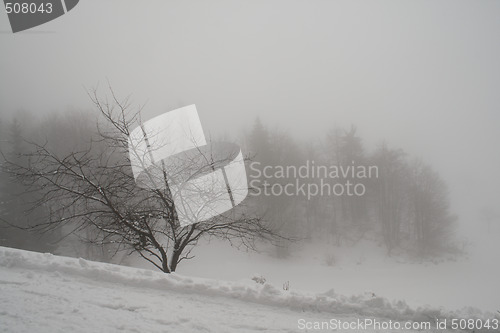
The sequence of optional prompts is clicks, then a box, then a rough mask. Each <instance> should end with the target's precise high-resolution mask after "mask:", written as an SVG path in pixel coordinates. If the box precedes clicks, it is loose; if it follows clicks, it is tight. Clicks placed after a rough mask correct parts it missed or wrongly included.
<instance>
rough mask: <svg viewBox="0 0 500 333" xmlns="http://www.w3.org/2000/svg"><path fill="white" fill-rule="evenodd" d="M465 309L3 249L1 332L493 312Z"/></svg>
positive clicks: (263, 325) (213, 327)
mask: <svg viewBox="0 0 500 333" xmlns="http://www.w3.org/2000/svg"><path fill="white" fill-rule="evenodd" d="M332 284H333V283H332ZM464 311H465V312H461V313H458V312H456V313H452V312H447V311H444V310H442V309H432V308H430V307H425V308H418V309H414V308H411V307H409V306H408V305H407V304H406V303H405V302H402V301H400V302H396V301H390V300H388V299H386V298H384V297H381V296H379V295H375V294H373V293H365V294H362V295H360V296H353V297H345V296H341V295H339V294H337V293H335V292H334V291H333V290H330V291H329V292H326V293H319V294H317V293H308V292H303V291H299V290H288V291H285V290H282V287H281V285H279V286H274V285H273V284H270V283H266V284H263V285H262V284H258V283H256V282H254V281H252V280H251V279H244V280H240V281H236V282H224V281H221V280H211V279H203V278H190V277H186V276H182V275H179V274H171V275H166V274H163V273H160V272H155V271H152V270H147V269H138V268H131V267H124V266H118V265H111V264H104V263H97V262H91V261H86V260H83V259H74V258H67V257H58V256H54V255H51V254H40V253H34V252H28V251H22V250H14V249H9V248H0V331H2V332H116V331H124V332H255V331H271V332H296V331H303V332H305V331H307V330H305V329H300V327H299V322H300V320H301V319H302V320H303V322H302V323H305V322H308V323H314V322H325V321H330V320H331V319H335V320H337V321H338V320H340V321H344V322H354V321H357V320H363V321H364V320H366V319H370V320H373V321H374V322H375V321H378V322H379V323H382V322H385V323H388V321H389V320H392V321H398V322H400V323H402V324H404V323H407V322H410V321H414V322H426V321H430V322H434V321H435V319H436V318H439V319H441V320H442V319H451V318H455V317H462V318H463V317H467V318H470V317H471V316H474V317H479V318H487V317H491V316H493V314H488V313H479V312H475V313H474V311H473V310H470V309H469V310H467V309H465V310H464ZM467 311H468V312H467ZM497 317H498V316H497ZM367 328H368V327H367ZM309 331H311V330H309ZM337 331H338V332H343V331H346V332H347V331H350V332H355V331H359V330H341V329H340V330H337ZM367 331H373V330H372V329H367ZM377 331H385V330H377ZM391 331H392V330H391ZM407 331H408V330H407ZM429 331H438V330H434V329H432V330H429ZM439 331H440V332H442V331H443V330H439Z"/></svg>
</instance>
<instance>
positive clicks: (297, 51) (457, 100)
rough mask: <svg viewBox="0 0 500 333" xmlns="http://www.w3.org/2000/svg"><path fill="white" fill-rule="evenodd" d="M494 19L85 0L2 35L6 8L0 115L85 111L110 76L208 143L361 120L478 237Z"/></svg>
mask: <svg viewBox="0 0 500 333" xmlns="http://www.w3.org/2000/svg"><path fill="white" fill-rule="evenodd" d="M499 18H500V2H498V1H487V0H483V1H451V0H446V1H327V0H314V1H300V0H272V1H267V0H251V1H232V0H226V1H221V0H214V1H203V0H196V1H165V0H162V1H153V0H150V1H142V2H140V1H130V0H120V1H110V0H108V1H98V0H85V1H81V2H80V3H79V4H78V6H77V7H75V9H73V10H72V11H71V12H69V13H67V14H66V15H64V16H62V17H60V18H58V19H56V20H54V21H51V22H49V23H47V24H44V25H41V26H39V27H36V28H34V29H31V30H27V31H25V32H19V33H16V34H12V33H11V30H10V26H9V21H8V18H7V15H6V14H0V44H1V60H2V61H0V115H1V116H2V117H1V118H3V119H9V117H12V116H14V115H16V114H19V112H20V111H21V110H27V111H29V112H32V113H35V114H37V115H38V116H39V117H40V118H43V117H44V116H45V115H48V114H50V113H51V112H54V111H59V112H67V111H68V110H72V109H84V110H87V109H93V108H94V105H93V104H92V101H91V99H90V98H89V96H88V91H89V90H92V89H94V88H98V90H99V91H100V92H103V93H104V94H106V93H108V92H109V91H108V90H107V89H108V84H109V85H110V86H111V87H112V88H113V90H114V92H115V93H116V94H117V95H118V96H119V97H125V96H128V95H130V96H131V102H132V104H133V105H134V106H143V118H144V119H150V118H153V117H155V116H157V115H160V114H162V113H164V112H166V111H169V110H173V109H176V108H179V107H182V106H186V105H191V104H196V107H197V109H198V112H199V116H200V118H201V123H202V124H203V128H204V131H205V133H206V134H207V137H208V136H212V135H213V136H222V135H224V136H228V137H232V138H235V139H237V138H239V137H241V136H242V135H244V134H245V133H247V132H248V131H249V130H250V129H251V128H252V125H253V124H254V122H255V119H256V118H257V117H258V118H259V119H260V121H261V122H262V123H263V124H264V125H265V126H266V127H267V128H270V129H276V128H278V129H279V130H281V131H284V132H287V133H289V134H290V135H291V136H292V137H293V138H296V139H297V140H298V141H300V142H323V141H324V140H325V138H326V134H327V132H328V131H330V130H332V129H333V128H335V127H342V128H349V127H350V126H351V125H355V126H356V127H357V130H358V133H359V135H360V136H361V138H362V140H363V145H364V147H365V149H366V150H367V151H369V152H371V151H374V150H375V149H376V148H377V147H379V146H380V144H382V143H383V142H386V143H387V144H388V145H389V146H390V147H394V148H402V149H403V150H404V151H405V152H407V153H408V154H410V155H411V156H412V157H416V158H421V159H422V160H423V161H425V162H426V163H428V164H429V165H431V166H432V168H433V169H435V170H436V171H437V172H438V173H439V174H440V176H441V177H442V178H443V179H444V181H445V182H446V183H447V184H448V186H449V194H450V204H451V209H450V210H451V212H452V213H455V214H457V216H458V225H459V228H458V230H457V239H462V238H463V239H470V240H477V239H480V238H481V237H488V235H487V232H486V231H485V230H486V229H485V228H483V227H480V228H478V227H477V226H478V225H479V224H481V223H483V222H482V221H481V220H480V217H479V216H480V211H481V210H482V209H484V208H485V207H490V209H493V210H495V209H496V210H498V202H499V195H498V188H500V174H499V171H500V154H499V152H500V150H499V149H498V144H499V143H500V95H499V92H500V61H499V59H500V19H499ZM497 213H498V211H497ZM495 223H496V231H497V234H496V235H498V230H499V229H500V221H498V217H497V220H496V222H495ZM476 233H477V234H478V235H476ZM490 237H491V235H490ZM195 271H196V270H195ZM496 273H498V270H497V271H496ZM488 306H490V304H488Z"/></svg>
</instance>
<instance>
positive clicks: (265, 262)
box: [133, 233, 500, 312]
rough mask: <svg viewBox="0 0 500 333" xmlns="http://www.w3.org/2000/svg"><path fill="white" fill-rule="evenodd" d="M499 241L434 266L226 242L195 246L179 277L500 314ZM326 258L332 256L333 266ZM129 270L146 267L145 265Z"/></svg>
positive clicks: (377, 249) (332, 250)
mask: <svg viewBox="0 0 500 333" xmlns="http://www.w3.org/2000/svg"><path fill="white" fill-rule="evenodd" d="M499 237H500V233H491V234H489V235H482V236H481V237H479V236H478V237H477V238H474V237H472V236H471V238H470V239H471V244H470V245H469V246H468V247H467V248H466V250H467V251H468V253H467V254H466V255H464V256H459V257H455V258H448V259H447V258H446V257H445V258H442V259H440V260H435V261H434V262H432V261H422V262H420V261H419V260H417V259H411V258H407V257H406V258H405V257H404V256H394V257H387V256H386V252H385V249H384V247H383V246H377V245H376V244H374V243H373V242H368V241H366V242H360V243H358V244H356V245H355V246H348V245H347V246H342V247H336V246H332V245H328V244H318V243H302V244H298V245H297V246H296V247H295V248H294V249H293V251H292V253H291V256H290V258H286V259H279V258H276V257H271V256H269V255H268V254H266V253H263V254H258V253H244V252H238V251H234V249H232V248H231V247H230V246H229V245H227V244H221V243H217V242H211V243H210V244H208V245H205V244H204V245H202V246H200V248H197V249H195V251H194V252H193V254H195V255H196V258H195V259H193V260H192V261H190V262H187V263H182V265H180V266H179V267H178V270H177V272H178V273H180V274H184V275H189V276H199V277H205V278H212V279H222V280H233V281H237V280H239V279H242V278H246V277H248V276H251V275H252V274H253V273H259V274H261V275H263V276H264V277H265V278H266V279H267V281H269V282H270V283H272V284H274V285H277V286H281V285H282V284H283V283H284V282H285V281H290V287H291V290H307V291H310V292H316V293H322V292H326V291H327V290H329V289H332V288H333V289H335V291H336V292H338V293H340V294H343V295H356V294H359V293H365V292H366V293H375V294H376V295H383V296H384V297H387V298H389V299H392V300H398V299H403V300H405V302H406V303H407V304H408V305H410V306H411V307H414V308H416V307H425V306H431V307H443V308H445V309H447V310H460V309H462V308H464V307H475V308H478V309H480V310H482V311H490V312H497V311H499V310H500V282H499V281H500V266H499V265H500V261H499V255H500V242H499V241H498V239H500V238H499ZM329 256H333V257H334V262H330V263H329V264H330V265H329V264H328V257H329ZM133 265H134V266H138V265H141V267H149V266H148V265H149V264H148V263H143V262H142V261H135V262H133Z"/></svg>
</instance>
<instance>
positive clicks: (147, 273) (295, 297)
mask: <svg viewBox="0 0 500 333" xmlns="http://www.w3.org/2000/svg"><path fill="white" fill-rule="evenodd" d="M0 267H1V268H9V269H14V270H16V269H20V270H26V269H27V270H30V272H34V273H35V274H36V271H45V272H58V273H60V274H67V275H72V276H78V277H83V278H87V279H91V280H97V281H100V282H105V283H112V284H116V283H120V284H123V285H126V286H128V287H133V288H150V289H156V290H162V291H165V290H172V291H176V292H182V293H190V294H201V295H206V296H218V297H226V298H233V299H239V300H242V301H246V302H253V303H257V304H262V305H269V306H277V307H285V308H289V309H292V310H298V311H314V312H325V313H333V314H346V315H357V316H370V317H378V318H386V319H391V320H397V321H405V320H414V321H420V322H421V321H431V322H434V321H435V319H436V318H439V319H445V318H492V317H493V316H495V315H494V314H491V313H482V312H481V311H479V310H477V309H473V308H465V309H462V310H461V311H459V312H453V313H452V312H446V311H445V310H443V309H432V308H417V309H412V308H410V307H409V306H408V305H407V304H406V303H405V302H404V301H389V300H388V299H386V298H384V297H380V296H378V295H375V294H371V293H366V294H363V295H358V296H351V297H346V296H342V295H338V294H337V293H335V292H334V290H333V289H332V290H330V291H328V292H326V293H322V294H312V293H306V292H301V291H285V290H281V289H278V288H276V287H275V286H273V285H271V284H268V283H264V284H259V283H255V282H254V281H252V280H251V279H248V280H245V281H238V282H227V281H218V280H210V279H202V278H193V277H186V276H181V275H179V274H176V273H173V274H164V273H161V272H156V271H152V270H147V269H137V268H131V267H125V266H118V265H113V264H106V263H99V262H92V261H87V260H84V259H81V258H80V259H75V258H69V257H60V256H54V255H52V254H48V253H46V254H42V253H35V252H29V251H23V250H16V249H10V248H3V247H0ZM496 317H498V314H497V315H496Z"/></svg>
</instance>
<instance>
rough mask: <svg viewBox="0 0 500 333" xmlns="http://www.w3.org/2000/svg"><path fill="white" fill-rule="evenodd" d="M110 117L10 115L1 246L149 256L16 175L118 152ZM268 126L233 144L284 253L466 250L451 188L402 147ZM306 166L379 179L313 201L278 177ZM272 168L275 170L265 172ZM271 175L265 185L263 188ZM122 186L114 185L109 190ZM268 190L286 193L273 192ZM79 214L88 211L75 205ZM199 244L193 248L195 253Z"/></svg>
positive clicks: (353, 133) (418, 254) (255, 211)
mask: <svg viewBox="0 0 500 333" xmlns="http://www.w3.org/2000/svg"><path fill="white" fill-rule="evenodd" d="M101 118H102V116H100V115H99V114H98V113H96V112H95V110H91V111H82V110H76V109H75V110H67V111H65V112H62V113H61V112H59V113H58V112H53V113H51V114H49V115H45V116H40V117H39V116H37V115H36V114H33V113H29V112H17V113H16V114H15V115H14V116H12V117H2V119H1V122H0V126H1V127H0V135H1V138H0V139H1V141H0V142H1V152H2V172H1V173H0V177H1V181H0V186H1V188H0V195H1V199H0V217H1V220H2V222H3V223H2V233H1V237H0V246H8V247H16V248H21V249H28V250H35V251H42V252H43V251H49V252H53V253H57V254H61V255H69V256H77V257H83V258H87V259H93V260H101V261H108V262H112V261H113V256H114V255H115V254H117V253H118V252H121V251H126V253H128V251H132V250H134V249H135V250H137V249H140V250H145V249H146V250H147V249H148V247H147V246H145V244H144V239H143V238H142V236H141V235H139V236H138V237H139V238H138V239H130V238H128V237H129V236H124V235H121V236H122V239H121V240H120V241H119V240H116V239H115V240H114V241H106V240H110V239H112V238H113V237H111V236H113V235H112V233H110V232H107V231H106V230H105V229H103V228H100V227H99V225H98V224H96V223H99V222H98V221H95V220H99V219H101V218H103V219H104V217H102V216H101V215H93V216H92V217H91V218H92V219H94V221H93V222H92V223H94V224H92V223H85V222H83V220H82V216H81V213H80V214H76V213H75V212H74V211H73V212H72V214H73V215H72V214H71V213H68V212H69V210H68V209H73V208H71V205H74V206H77V205H80V206H81V205H83V204H82V203H78V202H76V201H75V202H73V203H71V201H68V202H67V203H66V205H65V206H66V207H65V210H60V209H58V208H56V207H57V206H60V205H61V200H62V199H61V197H58V196H57V195H49V194H48V192H50V191H54V189H53V188H52V189H51V187H50V186H47V184H45V185H44V184H43V182H42V183H39V182H38V180H37V179H36V177H31V178H30V179H28V178H26V177H21V176H20V175H19V173H17V174H16V172H14V171H13V167H14V166H17V167H19V166H22V167H26V168H27V169H29V168H30V167H31V166H33V165H35V166H36V165H37V163H38V164H43V163H46V162H43V160H42V159H41V155H40V153H39V152H38V153H33V152H35V151H37V149H38V150H39V149H40V147H43V149H46V151H48V152H50V154H51V155H50V156H53V157H57V158H58V159H60V160H62V161H64V160H65V159H71V158H72V157H73V158H74V156H75V155H76V154H80V153H81V152H86V153H87V154H90V153H92V152H97V151H99V152H103V151H108V150H110V149H113V147H110V146H109V145H108V144H109V143H108V142H107V141H106V140H102V134H103V128H106V126H107V125H106V124H104V125H102V120H103V119H101ZM98 123H99V124H100V125H99V126H98ZM264 123H265V119H261V118H256V119H255V120H254V122H253V124H248V126H247V128H246V129H244V130H243V131H242V132H241V134H240V135H238V136H237V137H235V138H234V139H233V140H232V141H235V142H236V143H238V144H239V145H240V146H241V147H242V150H243V152H244V154H245V155H246V156H247V159H246V165H247V175H248V176H249V180H250V182H249V187H250V189H249V190H250V195H249V197H248V198H247V199H246V204H245V205H244V208H242V209H244V210H245V212H246V213H247V214H249V213H251V214H252V216H258V218H259V221H261V222H262V224H263V226H264V227H265V228H269V230H273V232H276V235H278V236H277V237H270V238H269V237H262V240H263V241H264V240H266V239H267V240H270V241H271V243H272V244H273V246H274V249H275V250H274V251H275V252H274V255H276V256H278V257H281V258H285V257H288V256H289V255H290V254H291V251H293V249H294V248H293V246H292V245H293V244H294V243H297V242H298V243H300V242H322V243H325V244H331V245H332V246H354V245H355V244H357V243H358V242H359V241H361V240H370V241H374V242H376V243H377V244H379V245H380V246H383V247H384V248H385V250H386V251H385V252H386V254H387V255H388V256H398V255H405V256H410V257H414V258H418V259H419V260H422V259H429V258H434V257H435V256H440V255H443V254H453V255H457V254H461V253H462V252H463V251H464V246H463V244H462V243H460V242H459V241H458V240H457V238H456V237H455V233H454V231H455V227H456V220H457V217H456V216H455V215H454V214H453V212H451V211H450V208H449V206H450V203H449V196H448V189H447V184H446V183H445V182H444V181H443V179H442V178H441V177H440V175H439V174H438V173H437V172H436V171H435V170H434V169H433V167H432V166H431V165H428V164H427V163H426V162H425V161H422V160H421V159H419V158H418V157H416V156H411V155H410V154H407V153H406V152H405V151H403V150H402V149H400V148H398V146H397V143H392V142H382V141H381V142H380V143H379V144H377V145H375V146H376V149H374V150H368V149H367V148H365V146H366V142H364V140H363V136H362V133H359V132H358V130H357V127H356V125H355V124H353V125H351V126H350V127H348V128H340V127H335V126H332V128H331V129H330V130H329V131H328V132H327V133H324V134H322V135H321V137H322V139H321V140H316V141H307V140H303V139H302V140H301V139H299V138H297V137H294V136H293V135H292V134H290V133H288V132H286V131H284V130H282V129H279V128H276V127H273V126H266V125H264ZM110 133H111V132H110ZM112 135H114V134H112ZM225 141H228V140H227V138H225ZM116 154H118V155H120V156H119V157H118V158H117V161H118V160H119V161H128V160H127V159H128V155H127V154H126V150H122V151H119V152H116V151H113V153H111V154H110V155H107V156H108V158H109V156H115V157H116ZM101 156H102V155H101ZM115 157H113V158H115ZM93 163H97V164H94V165H93V166H94V169H93V170H94V171H93V172H94V173H97V174H99V173H100V172H101V173H102V174H99V178H100V179H101V180H102V178H106V177H112V176H110V175H109V174H107V173H106V172H103V171H102V170H103V169H102V170H101V169H100V168H99V163H104V162H102V157H101V160H99V159H96V160H94V161H93ZM61 165H62V164H61ZM305 165H307V166H311V165H314V166H323V167H324V168H325V170H326V169H328V170H332V168H335V170H342V168H345V169H346V170H349V169H348V168H353V167H354V166H358V167H359V166H363V167H370V166H371V167H372V168H375V170H376V174H375V175H372V177H366V176H365V177H357V176H359V175H356V174H355V173H354V172H353V173H351V172H347V173H345V174H343V175H341V177H340V179H333V178H328V177H326V179H322V177H321V176H319V177H308V178H307V179H303V180H301V181H304V182H307V184H306V185H307V186H309V187H310V186H311V184H313V185H314V184H315V185H314V186H315V188H316V189H318V188H320V187H321V186H323V187H325V186H327V185H328V184H326V185H325V183H329V185H328V186H330V185H332V186H333V185H334V184H335V183H342V184H344V183H351V184H358V185H359V186H360V188H362V193H361V191H358V193H357V194H354V193H350V194H349V195H348V194H347V193H337V194H335V193H317V191H316V192H315V193H312V195H310V193H309V194H308V195H301V193H297V195H290V193H288V192H287V193H288V194H287V193H284V192H283V187H284V186H286V184H294V182H295V181H296V180H297V179H296V178H300V177H299V176H300V175H297V174H296V173H295V174H290V173H288V174H276V172H275V173H272V172H270V170H281V171H283V170H297V169H299V168H300V167H301V166H302V167H304V166H305ZM79 167H81V165H79ZM264 168H267V169H266V170H265V171H264ZM100 170H101V171H100ZM56 172H57V171H52V173H54V174H55V173H56ZM270 173H272V174H270ZM325 175H326V173H325V174H323V176H325ZM264 176H266V177H265V178H266V179H265V180H266V182H265V183H264V182H262V180H263V179H262V178H263V177H264ZM110 179H111V178H110ZM252 180H253V181H252ZM104 183H106V182H104ZM297 184H298V180H297ZM49 185H50V184H49ZM115 185H116V184H114V183H113V182H109V186H115ZM264 187H267V188H272V189H278V188H281V190H280V191H278V193H276V191H274V192H273V191H271V193H270V192H268V191H265V188H264ZM329 188H331V187H329ZM299 192H300V191H299ZM113 193H114V192H113ZM78 209H85V207H74V210H78ZM57 214H59V215H57ZM55 221H58V223H55ZM103 230H104V231H103ZM266 230H267V229H266ZM276 235H275V236H276ZM204 236H207V237H212V236H214V237H218V236H221V235H217V234H214V235H212V234H209V235H204ZM222 238H224V237H222ZM159 239H162V236H159ZM197 240H198V239H196V240H195V241H193V243H189V244H188V247H190V246H195V245H196V244H197ZM138 243H141V245H140V246H139V245H138ZM259 244H262V243H260V240H257V242H256V243H252V245H251V246H249V247H251V248H254V249H259V246H260V245H259ZM186 259H189V258H188V257H186ZM325 260H327V261H328V260H330V261H333V260H335V258H330V259H329V258H326V259H325Z"/></svg>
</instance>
